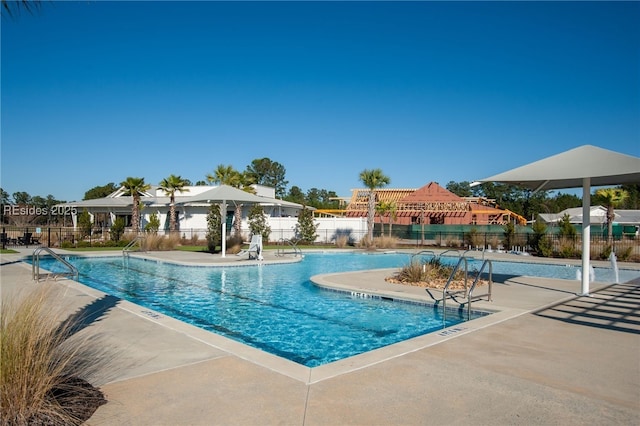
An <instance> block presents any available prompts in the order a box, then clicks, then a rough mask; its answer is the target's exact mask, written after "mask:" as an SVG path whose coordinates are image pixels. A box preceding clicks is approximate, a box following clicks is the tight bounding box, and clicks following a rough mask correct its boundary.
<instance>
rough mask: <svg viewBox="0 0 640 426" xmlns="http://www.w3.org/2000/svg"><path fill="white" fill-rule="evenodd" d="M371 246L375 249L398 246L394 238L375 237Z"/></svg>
mask: <svg viewBox="0 0 640 426" xmlns="http://www.w3.org/2000/svg"><path fill="white" fill-rule="evenodd" d="M373 245H374V246H375V247H377V248H396V247H397V245H398V239H397V238H395V237H385V236H381V237H375V238H374V239H373Z"/></svg>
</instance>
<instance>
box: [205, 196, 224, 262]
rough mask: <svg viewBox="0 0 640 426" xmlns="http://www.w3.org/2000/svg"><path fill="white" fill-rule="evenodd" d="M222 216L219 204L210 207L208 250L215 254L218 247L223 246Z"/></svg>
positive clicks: (208, 216)
mask: <svg viewBox="0 0 640 426" xmlns="http://www.w3.org/2000/svg"><path fill="white" fill-rule="evenodd" d="M221 227H222V215H221V214H220V207H219V206H218V205H217V204H214V203H211V205H210V206H209V213H207V235H206V239H207V250H208V251H209V253H214V252H215V251H216V247H217V246H219V245H221V244H222V231H221V230H220V228H221Z"/></svg>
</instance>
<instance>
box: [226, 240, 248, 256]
mask: <svg viewBox="0 0 640 426" xmlns="http://www.w3.org/2000/svg"><path fill="white" fill-rule="evenodd" d="M243 244H244V242H243V241H242V237H239V236H236V235H234V236H232V237H229V238H227V252H228V253H231V254H236V253H240V250H242V245H243Z"/></svg>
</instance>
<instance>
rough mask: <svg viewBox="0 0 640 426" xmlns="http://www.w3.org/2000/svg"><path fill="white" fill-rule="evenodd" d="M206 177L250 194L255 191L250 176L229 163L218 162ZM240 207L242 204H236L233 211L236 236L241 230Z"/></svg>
mask: <svg viewBox="0 0 640 426" xmlns="http://www.w3.org/2000/svg"><path fill="white" fill-rule="evenodd" d="M206 179H207V182H209V183H217V184H221V185H229V186H232V187H234V188H238V189H242V190H243V191H245V192H249V193H251V194H255V192H256V191H255V189H253V188H252V187H251V185H252V184H253V183H254V182H253V179H252V178H251V176H250V175H249V174H248V173H240V172H239V171H237V170H236V169H234V168H233V166H230V165H229V166H225V165H224V164H219V165H218V167H216V169H215V170H214V172H213V174H208V175H207V176H206ZM242 207H243V205H242V204H238V205H237V206H236V210H235V212H234V221H233V231H234V234H235V235H236V236H240V232H241V230H242V229H241V227H240V225H241V221H242ZM222 215H223V220H224V218H225V217H226V212H222Z"/></svg>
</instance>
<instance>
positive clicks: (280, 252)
mask: <svg viewBox="0 0 640 426" xmlns="http://www.w3.org/2000/svg"><path fill="white" fill-rule="evenodd" d="M298 241H300V240H296V241H295V242H294V241H293V240H287V239H284V238H280V239H279V240H278V243H280V242H282V243H287V244H289V246H290V247H291V248H292V249H293V255H294V256H302V250H300V247H298V246H297V244H298ZM285 254H287V253H286V252H285V251H284V249H281V248H280V247H279V246H278V250H277V251H276V256H284V255H285Z"/></svg>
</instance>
